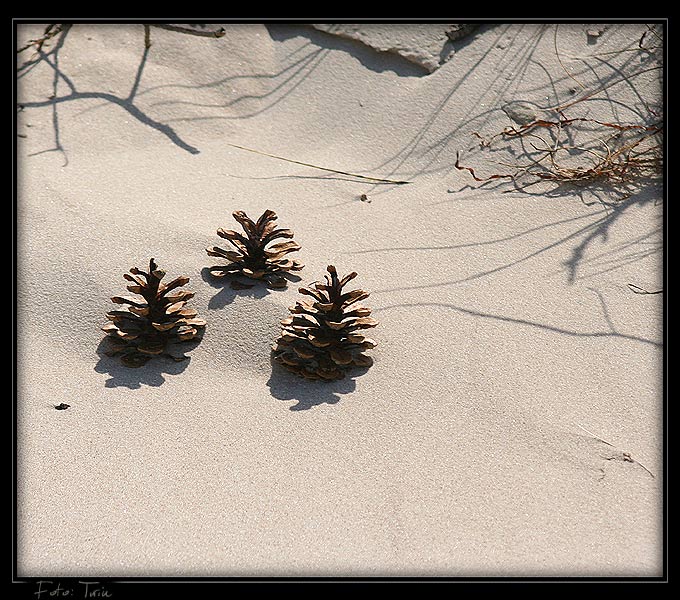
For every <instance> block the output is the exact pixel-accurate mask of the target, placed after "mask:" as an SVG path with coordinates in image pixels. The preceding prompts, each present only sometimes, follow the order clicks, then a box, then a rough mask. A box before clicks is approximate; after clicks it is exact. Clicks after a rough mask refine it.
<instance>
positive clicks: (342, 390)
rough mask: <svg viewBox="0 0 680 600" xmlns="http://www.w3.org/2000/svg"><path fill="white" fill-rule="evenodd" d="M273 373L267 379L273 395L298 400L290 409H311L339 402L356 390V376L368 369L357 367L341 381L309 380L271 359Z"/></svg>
mask: <svg viewBox="0 0 680 600" xmlns="http://www.w3.org/2000/svg"><path fill="white" fill-rule="evenodd" d="M271 364H272V374H271V376H270V377H269V381H267V386H268V387H269V389H270V390H271V394H272V396H274V398H277V399H278V400H283V401H286V402H288V401H290V400H296V401H297V404H294V405H292V406H291V407H290V410H293V411H300V410H309V409H310V408H314V407H315V406H319V405H321V404H337V403H338V402H340V398H341V397H342V396H343V395H345V394H349V393H351V392H353V391H354V389H355V388H356V381H355V380H354V379H355V377H357V376H359V375H361V374H362V373H363V372H365V371H366V369H357V370H356V371H354V372H353V373H352V374H351V375H348V376H347V377H345V379H341V380H339V381H308V380H307V379H303V378H302V377H298V376H297V375H294V374H293V373H291V372H290V371H287V370H286V369H285V368H284V367H282V366H281V365H280V364H279V363H277V362H276V361H274V359H273V358H272V359H271Z"/></svg>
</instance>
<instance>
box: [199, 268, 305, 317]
mask: <svg viewBox="0 0 680 600" xmlns="http://www.w3.org/2000/svg"><path fill="white" fill-rule="evenodd" d="M286 275H287V277H286V279H287V280H288V283H297V282H299V281H302V278H301V277H299V276H298V275H292V274H290V273H287V274H286ZM201 279H203V281H205V282H206V283H207V284H208V285H210V287H213V288H215V289H217V290H218V292H217V293H216V294H215V295H214V296H213V297H212V298H210V301H209V302H208V308H209V309H211V310H216V309H220V308H224V307H225V306H227V305H229V304H231V303H232V302H233V301H234V299H235V298H236V296H250V297H252V298H255V299H257V300H259V299H261V298H264V297H265V296H267V295H268V294H270V293H271V292H277V291H285V290H286V289H287V287H286V288H281V289H274V288H270V287H267V285H266V284H265V283H264V282H259V281H258V282H253V283H254V285H253V287H251V288H246V289H234V288H233V287H232V286H231V282H232V279H231V278H229V277H213V276H212V275H211V273H210V267H203V268H202V269H201Z"/></svg>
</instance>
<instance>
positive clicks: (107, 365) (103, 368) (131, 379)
mask: <svg viewBox="0 0 680 600" xmlns="http://www.w3.org/2000/svg"><path fill="white" fill-rule="evenodd" d="M199 343H200V339H194V340H191V341H189V342H181V344H180V345H179V346H178V348H181V349H182V351H183V352H185V353H186V352H188V351H190V350H193V349H194V348H195V347H196V346H198V344H199ZM110 349H111V346H110V345H109V343H108V340H107V338H103V339H102V341H101V342H100V343H99V346H98V347H97V354H98V355H99V361H98V362H97V364H96V365H95V367H94V370H95V371H96V372H97V373H104V374H108V375H110V378H109V379H107V380H106V382H105V383H104V386H105V387H107V388H115V387H126V388H129V389H131V390H136V389H139V388H141V387H142V386H143V385H148V386H151V387H159V386H160V385H162V384H163V383H165V377H164V376H165V375H179V374H180V373H181V372H182V371H184V370H185V369H186V368H187V367H188V366H189V363H190V362H191V358H190V357H189V358H187V360H183V361H181V362H175V361H173V360H172V359H170V358H153V359H151V360H150V361H149V362H148V363H146V364H145V365H144V366H142V367H138V368H132V367H127V366H125V365H124V364H123V363H122V362H121V361H120V357H118V356H107V355H106V351H107V350H110Z"/></svg>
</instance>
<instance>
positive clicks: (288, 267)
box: [206, 210, 304, 289]
mask: <svg viewBox="0 0 680 600" xmlns="http://www.w3.org/2000/svg"><path fill="white" fill-rule="evenodd" d="M233 216H234V219H236V220H237V221H238V222H239V223H240V224H241V226H242V227H243V229H244V231H245V232H246V234H247V237H246V236H244V235H242V234H240V233H237V232H236V231H231V230H229V229H221V228H220V229H218V230H217V235H219V236H220V237H221V238H224V239H226V240H228V241H229V242H230V243H231V245H232V246H234V247H235V248H236V251H234V250H223V249H222V248H219V247H218V246H212V247H211V248H206V252H207V253H208V254H209V255H210V256H219V257H220V258H225V259H226V260H228V261H231V264H229V265H222V266H215V267H210V269H209V271H210V273H211V274H212V275H214V276H215V277H225V276H227V275H228V276H238V275H242V276H244V277H248V278H249V279H258V280H264V281H266V282H267V283H268V284H269V286H270V287H273V288H284V287H286V285H287V281H286V277H285V275H287V273H288V272H289V271H299V270H301V269H302V268H303V266H304V265H303V264H302V263H301V262H300V261H298V260H291V259H289V258H286V254H288V253H290V252H297V251H298V250H300V248H301V246H300V245H299V244H298V243H297V242H294V241H293V240H289V241H286V242H279V243H277V244H274V245H272V246H269V248H267V245H268V244H269V243H270V242H272V241H273V240H276V239H278V238H292V237H293V231H292V230H290V229H277V228H276V223H275V221H276V219H277V218H278V217H277V216H276V213H275V212H274V211H273V210H266V211H265V212H264V214H263V215H262V216H261V217H260V218H259V219H258V220H257V223H254V222H253V221H252V220H251V219H249V218H248V215H246V213H244V212H243V211H241V210H238V211H236V212H234V213H233ZM231 285H232V287H234V288H236V289H240V288H250V287H253V285H254V284H251V285H248V284H244V283H241V282H239V281H238V280H235V279H232V282H231Z"/></svg>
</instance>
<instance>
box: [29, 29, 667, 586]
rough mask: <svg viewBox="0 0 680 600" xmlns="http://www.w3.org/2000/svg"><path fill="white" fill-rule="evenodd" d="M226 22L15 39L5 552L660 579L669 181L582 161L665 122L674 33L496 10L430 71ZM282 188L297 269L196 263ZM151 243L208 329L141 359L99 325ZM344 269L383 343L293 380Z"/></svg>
mask: <svg viewBox="0 0 680 600" xmlns="http://www.w3.org/2000/svg"><path fill="white" fill-rule="evenodd" d="M210 27H211V28H215V27H218V26H217V25H211V26H210ZM386 27H389V26H386ZM224 28H225V29H226V34H225V35H224V36H223V37H221V38H202V37H196V36H192V35H185V34H181V33H177V32H173V31H168V30H164V29H160V28H155V27H154V28H151V46H150V47H149V48H147V49H145V46H144V27H143V26H142V25H94V24H77V25H74V26H72V27H70V28H68V27H67V28H64V29H63V30H62V31H61V32H59V33H58V34H57V35H55V36H54V37H52V38H51V39H49V40H48V41H47V42H46V43H45V44H44V45H43V46H42V48H41V50H40V52H38V53H36V47H35V46H33V47H31V48H29V49H27V50H26V51H24V52H22V53H20V54H19V55H18V67H19V70H18V102H19V106H18V109H17V110H18V112H17V134H18V139H17V142H18V198H17V224H18V229H17V261H18V280H17V295H18V306H17V315H18V316H17V322H18V323H17V324H18V334H17V344H18V357H17V358H18V382H17V416H18V422H17V431H18V439H17V448H18V490H17V491H18V514H17V526H18V574H19V575H20V576H38V575H40V576H47V575H49V576H58V575H64V576H66V575H78V576H121V577H122V576H138V575H144V576H165V575H181V576H193V575H215V576H232V575H247V576H251V575H254V576H279V575H280V576H309V575H311V576H314V575H329V576H339V577H343V576H390V575H409V576H425V575H441V576H479V575H482V576H504V575H520V576H524V575H557V576H574V575H588V576H624V575H625V576H659V575H661V570H662V550H663V549H662V533H663V528H662V525H663V524H662V514H663V513H662V508H663V506H662V499H663V497H662V492H663V484H664V482H663V477H662V475H663V455H662V449H663V430H662V417H663V403H662V355H663V329H662V310H663V295H662V294H654V293H648V294H644V293H636V292H639V291H640V290H646V291H648V292H656V291H658V290H660V289H662V288H663V285H664V282H663V277H662V256H663V246H662V241H663V240H662V233H663V232H662V228H663V210H664V206H663V186H662V183H663V182H662V178H661V175H660V171H658V170H656V171H655V167H654V165H653V164H652V163H649V164H647V163H645V164H644V165H642V164H641V163H637V164H633V163H631V164H630V169H631V173H632V174H631V176H630V177H628V178H627V179H626V180H625V181H623V182H621V181H619V180H618V179H616V177H615V176H616V173H615V172H614V171H607V173H603V174H602V176H601V177H600V178H595V177H593V178H592V179H587V180H581V181H578V182H574V181H572V180H570V177H571V178H572V179H573V178H574V177H575V175H574V174H575V173H576V171H573V170H572V171H569V169H577V168H579V167H578V165H579V164H580V165H583V164H584V163H583V162H581V163H579V162H578V161H579V160H580V161H590V163H588V164H591V165H592V164H593V161H594V164H600V165H601V167H602V170H603V171H605V170H606V169H605V167H604V166H603V164H604V163H603V161H605V162H606V164H607V165H609V166H611V163H612V161H613V160H614V159H615V158H617V157H619V158H620V157H621V156H622V155H621V154H618V155H617V154H616V152H617V149H618V148H621V147H624V146H626V144H628V145H629V146H630V145H631V144H633V145H634V144H635V143H636V141H637V139H639V138H640V137H642V136H644V135H646V134H650V137H648V138H646V139H645V140H644V142H643V144H648V145H649V144H652V146H653V144H654V143H656V142H655V138H654V137H653V136H651V134H653V133H654V128H655V127H658V126H659V124H660V123H662V121H663V97H662V91H661V89H662V88H661V81H662V70H661V62H660V59H661V56H662V54H661V51H660V49H659V47H660V45H661V43H662V40H661V35H662V29H661V26H660V25H658V24H657V25H650V26H647V25H643V24H607V25H602V26H599V28H595V29H593V28H594V26H592V25H582V24H561V25H559V26H556V25H554V24H519V23H515V24H499V25H480V26H479V27H478V28H476V29H475V30H474V31H472V32H470V33H469V34H468V35H467V36H464V37H462V38H461V39H458V40H454V41H449V42H447V44H450V47H448V49H447V54H446V56H447V60H445V61H442V63H441V65H439V66H438V67H437V68H434V69H433V70H432V72H430V71H428V70H427V69H425V68H423V67H421V66H420V65H418V64H416V63H414V62H413V61H412V60H406V59H405V58H404V57H403V56H401V55H400V54H399V53H395V52H387V51H381V50H376V49H375V48H372V47H370V46H369V45H367V44H365V43H362V42H361V41H360V40H355V39H347V38H346V37H340V36H337V35H334V34H333V33H332V32H331V33H329V32H328V31H321V30H319V29H316V28H314V27H312V26H311V25H281V24H277V25H274V24H249V25H236V24H225V25H224ZM44 30H45V25H44V24H25V25H19V27H18V44H19V46H23V45H24V44H26V43H28V41H29V40H34V39H37V38H39V37H40V36H41V35H42V34H43V32H44ZM556 108H562V109H563V110H562V112H561V113H560V112H558V111H557V110H555V109H556ZM560 119H564V120H573V121H571V122H570V123H568V124H567V123H564V122H562V123H560ZM578 119H581V120H580V121H579V120H578ZM537 120H546V121H552V123H553V124H552V125H541V126H536V127H532V128H529V129H524V130H522V127H523V126H524V127H526V126H527V125H530V124H531V123H532V122H533V123H535V122H536V121H537ZM556 123H558V124H556ZM613 125H619V126H621V127H619V128H617V127H614V126H613ZM629 126H634V127H629ZM506 128H513V131H515V132H520V133H521V134H522V135H512V134H511V135H507V134H506V135H505V136H503V135H500V134H501V132H503V131H504V130H506ZM635 136H638V137H635ZM632 147H633V150H634V151H637V150H641V149H642V147H643V146H642V144H641V145H637V146H635V145H634V146H632ZM243 148H248V149H250V150H256V151H257V152H259V153H256V152H253V151H250V150H245V149H243ZM558 148H559V150H558ZM653 152H654V148H653V147H651V150H650V152H649V153H646V154H644V155H642V156H644V157H648V156H653ZM267 154H268V155H273V156H277V157H281V158H285V159H288V160H289V161H297V162H288V161H286V160H281V159H280V158H273V157H272V156H267ZM539 159H540V160H539ZM607 159H609V162H607ZM532 161H534V162H532ZM535 161H538V162H535ZM570 161H576V162H575V163H573V164H572V163H571V162H570ZM301 163H307V164H309V165H314V166H316V167H321V168H313V167H310V166H305V165H304V164H301ZM456 164H458V167H459V168H456ZM574 165H576V166H574ZM650 165H651V166H650ZM638 167H639V169H638V170H637V171H635V172H633V170H634V169H636V168H638ZM643 167H644V168H643ZM581 168H583V167H582V166H581ZM324 169H328V170H324ZM470 169H471V170H470ZM522 169H523V171H522V172H521V173H519V171H521V170H522ZM541 169H543V170H541ZM538 173H543V174H544V175H539V174H538ZM545 173H548V174H550V173H551V174H552V175H545ZM512 174H515V175H517V176H516V177H515V178H514V179H511V178H510V177H497V178H491V179H486V178H488V177H490V176H492V175H512ZM569 174H571V175H569ZM354 175H361V176H363V178H361V177H356V176H354ZM473 175H474V176H473ZM619 175H621V174H620V173H619ZM624 175H626V174H624ZM367 178H374V179H367ZM475 178H476V179H475ZM375 179H386V180H392V181H407V182H409V183H406V184H396V183H385V182H383V181H376V180H375ZM477 179H478V180H484V181H477ZM529 184H531V185H529ZM266 209H271V210H274V211H276V213H277V214H278V216H279V223H280V225H281V227H287V228H290V229H292V230H294V232H295V240H296V241H297V242H298V243H299V244H300V245H301V247H302V248H301V250H300V251H299V252H298V253H297V254H298V257H299V258H300V260H302V261H303V262H304V264H305V267H304V269H303V270H302V271H300V272H299V276H300V278H301V280H300V282H299V283H292V284H291V285H289V286H288V288H287V289H283V290H271V289H268V288H266V287H264V286H256V287H254V288H251V289H247V290H234V289H232V288H231V287H229V285H225V284H224V283H222V282H219V281H215V280H214V279H212V278H211V277H210V276H209V274H208V273H207V270H206V268H207V267H209V266H211V265H214V264H216V260H217V259H214V258H211V257H209V256H207V254H206V252H205V248H206V247H207V246H211V245H214V244H219V243H220V242H223V241H224V240H221V239H220V238H219V237H218V236H217V235H216V231H217V229H218V228H225V229H238V227H239V226H238V224H237V223H236V222H235V221H234V219H233V218H232V212H234V211H237V210H243V211H245V212H246V213H247V214H248V215H249V216H251V217H253V218H257V217H258V216H259V215H260V214H262V213H263V212H264V211H265V210H266ZM152 257H153V258H155V259H156V261H157V263H158V264H159V265H160V267H161V268H162V269H164V270H165V271H167V274H168V275H167V276H168V278H169V279H172V278H175V277H178V276H180V275H186V276H188V277H190V281H189V283H188V284H187V285H186V289H188V290H191V291H193V292H195V297H194V298H193V299H191V302H190V303H191V306H192V307H193V308H195V309H196V310H197V312H198V314H199V315H200V316H201V317H202V318H204V319H205V320H206V321H207V326H206V327H205V333H204V336H203V339H202V341H201V342H200V344H198V345H196V346H195V347H194V348H193V349H191V350H190V352H189V356H190V360H188V361H184V362H181V363H175V362H171V361H166V360H163V359H154V360H152V361H150V362H149V363H147V364H146V365H145V366H143V367H141V368H139V369H130V368H127V367H125V366H123V365H122V364H121V362H120V361H119V360H117V359H116V358H111V357H108V356H106V355H105V354H104V352H103V346H102V344H101V343H102V340H103V339H104V333H103V332H102V331H101V329H100V328H101V327H102V326H103V325H105V323H106V322H107V321H106V317H105V314H106V313H107V312H108V311H110V310H112V309H114V308H115V305H113V304H112V303H111V300H110V298H111V297H112V296H119V295H125V294H127V292H126V290H125V287H124V286H125V285H126V284H127V282H126V281H125V280H124V279H123V274H124V273H126V272H128V270H129V269H130V268H131V267H133V266H138V267H140V268H144V266H146V265H148V262H149V259H150V258H152ZM296 258H297V257H296ZM217 262H219V261H217ZM330 264H332V265H335V266H336V267H337V269H338V272H339V273H340V274H341V275H342V274H346V273H349V272H351V271H356V272H357V273H358V277H357V278H356V279H355V280H354V282H352V283H353V284H354V283H356V286H357V287H360V288H362V289H364V290H366V291H368V292H370V293H371V295H370V297H369V298H368V299H366V300H365V301H364V302H363V303H364V304H365V305H367V306H369V307H370V308H371V309H372V310H373V314H372V316H373V317H375V318H376V319H377V320H378V321H380V324H379V325H378V326H377V327H376V328H375V329H372V330H371V337H372V338H373V339H375V340H376V341H377V342H378V345H377V347H376V348H375V349H374V350H371V351H370V355H371V356H372V357H373V359H374V365H373V366H372V367H371V368H370V369H368V370H367V371H365V372H363V371H362V372H357V373H355V374H353V376H351V377H348V378H346V379H343V380H341V381H337V382H331V383H325V382H307V381H305V380H303V379H299V378H297V377H295V376H294V375H293V374H291V373H289V372H288V371H286V370H284V369H283V368H281V367H280V365H278V364H273V363H272V360H271V345H272V343H273V342H274V340H275V338H276V337H277V336H278V334H279V332H280V325H279V323H280V321H281V320H282V319H284V318H286V317H287V316H288V315H289V313H288V307H290V306H292V305H293V304H294V303H295V302H296V300H298V299H299V298H300V297H301V295H300V294H299V293H298V287H299V286H300V285H303V284H304V285H307V284H309V283H311V282H313V281H318V280H320V279H322V278H323V274H324V273H325V270H326V267H327V266H328V265H330ZM629 284H630V285H629ZM631 285H632V286H637V287H631ZM61 403H65V404H68V405H69V406H70V407H69V408H68V409H66V410H55V408H54V407H55V406H56V405H59V404H61Z"/></svg>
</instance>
